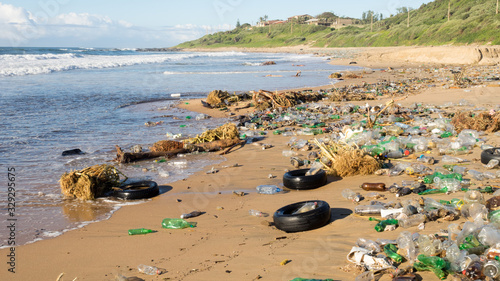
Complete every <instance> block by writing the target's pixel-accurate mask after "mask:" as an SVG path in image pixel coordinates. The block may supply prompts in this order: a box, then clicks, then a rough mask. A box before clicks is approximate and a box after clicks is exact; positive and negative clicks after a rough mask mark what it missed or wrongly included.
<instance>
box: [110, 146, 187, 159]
mask: <svg viewBox="0 0 500 281" xmlns="http://www.w3.org/2000/svg"><path fill="white" fill-rule="evenodd" d="M115 147H116V159H115V161H117V162H118V163H130V162H136V161H140V160H146V159H151V158H158V157H167V158H172V157H174V156H176V155H177V154H179V153H185V152H186V149H184V148H181V149H176V150H172V151H166V152H139V153H131V152H123V151H122V149H121V148H120V147H119V146H118V145H115Z"/></svg>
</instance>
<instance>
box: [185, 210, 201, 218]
mask: <svg viewBox="0 0 500 281" xmlns="http://www.w3.org/2000/svg"><path fill="white" fill-rule="evenodd" d="M201 214H202V212H200V211H192V212H191V213H187V214H182V215H181V219H187V218H194V217H197V216H199V215H201Z"/></svg>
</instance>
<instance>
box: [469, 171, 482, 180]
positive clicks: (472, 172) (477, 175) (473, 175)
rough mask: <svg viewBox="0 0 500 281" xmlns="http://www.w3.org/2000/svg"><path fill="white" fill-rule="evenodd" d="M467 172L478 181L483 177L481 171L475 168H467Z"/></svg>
mask: <svg viewBox="0 0 500 281" xmlns="http://www.w3.org/2000/svg"><path fill="white" fill-rule="evenodd" d="M467 174H468V175H470V176H471V177H473V178H474V179H476V180H478V181H482V180H483V179H484V176H483V173H481V172H479V171H476V170H468V171H467Z"/></svg>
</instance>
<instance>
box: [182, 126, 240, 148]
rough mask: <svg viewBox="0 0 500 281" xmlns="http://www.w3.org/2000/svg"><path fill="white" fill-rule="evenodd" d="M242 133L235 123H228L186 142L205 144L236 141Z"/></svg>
mask: <svg viewBox="0 0 500 281" xmlns="http://www.w3.org/2000/svg"><path fill="white" fill-rule="evenodd" d="M239 136H240V133H239V131H238V128H236V125H235V124H233V123H226V124H224V125H222V126H220V127H218V128H215V129H213V130H207V131H205V132H203V133H202V134H200V135H197V136H196V137H194V138H190V139H187V140H185V142H186V143H192V144H195V143H204V142H211V141H216V140H225V139H234V138H238V137H239Z"/></svg>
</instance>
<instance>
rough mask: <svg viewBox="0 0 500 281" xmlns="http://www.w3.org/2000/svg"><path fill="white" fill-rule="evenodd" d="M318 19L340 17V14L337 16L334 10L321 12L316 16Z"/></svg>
mask: <svg viewBox="0 0 500 281" xmlns="http://www.w3.org/2000/svg"><path fill="white" fill-rule="evenodd" d="M316 18H317V19H327V20H328V19H332V20H334V19H336V18H338V16H336V15H335V14H334V13H332V12H324V13H321V14H319V15H317V16H316Z"/></svg>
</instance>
